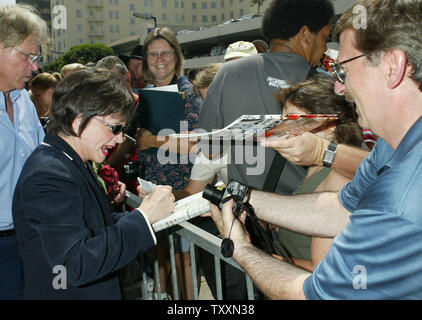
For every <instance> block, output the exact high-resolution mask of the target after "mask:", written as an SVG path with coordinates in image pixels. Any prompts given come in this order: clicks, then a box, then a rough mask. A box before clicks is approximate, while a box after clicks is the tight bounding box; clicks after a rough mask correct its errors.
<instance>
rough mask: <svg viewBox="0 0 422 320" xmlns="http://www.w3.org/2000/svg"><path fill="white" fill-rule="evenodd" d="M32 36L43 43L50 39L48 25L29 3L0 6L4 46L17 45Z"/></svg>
mask: <svg viewBox="0 0 422 320" xmlns="http://www.w3.org/2000/svg"><path fill="white" fill-rule="evenodd" d="M28 37H32V38H33V39H34V40H35V41H36V42H37V43H39V44H42V43H45V42H46V41H47V40H48V27H47V24H46V22H45V21H44V20H42V19H41V17H40V16H39V14H38V11H37V10H36V9H35V8H34V7H32V6H29V5H21V4H17V5H13V6H5V7H2V8H0V43H1V44H3V46H4V47H6V48H9V47H15V46H17V45H19V44H21V43H22V42H23V41H24V40H25V39H26V38H28Z"/></svg>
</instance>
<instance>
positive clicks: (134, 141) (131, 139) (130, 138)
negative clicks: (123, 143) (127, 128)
mask: <svg viewBox="0 0 422 320" xmlns="http://www.w3.org/2000/svg"><path fill="white" fill-rule="evenodd" d="M123 135H124V136H125V137H126V138H128V139H129V140H130V141H132V142H133V143H136V140H135V139H133V138H132V137H131V136H130V135H128V134H126V133H124V134H123Z"/></svg>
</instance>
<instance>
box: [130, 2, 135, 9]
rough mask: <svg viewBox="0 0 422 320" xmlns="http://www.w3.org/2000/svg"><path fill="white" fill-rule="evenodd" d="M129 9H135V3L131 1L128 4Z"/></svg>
mask: <svg viewBox="0 0 422 320" xmlns="http://www.w3.org/2000/svg"><path fill="white" fill-rule="evenodd" d="M129 11H135V5H134V4H133V3H131V4H129Z"/></svg>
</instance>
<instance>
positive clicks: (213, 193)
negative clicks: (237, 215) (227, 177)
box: [202, 184, 226, 206]
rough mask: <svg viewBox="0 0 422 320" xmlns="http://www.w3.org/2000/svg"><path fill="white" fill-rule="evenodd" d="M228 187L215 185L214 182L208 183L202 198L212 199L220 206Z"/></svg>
mask: <svg viewBox="0 0 422 320" xmlns="http://www.w3.org/2000/svg"><path fill="white" fill-rule="evenodd" d="M225 190H226V188H223V187H215V186H213V185H212V184H207V186H206V187H205V189H204V192H203V193H202V198H204V199H207V200H209V201H211V203H212V204H215V205H216V206H220V203H221V200H223V195H224V191H225Z"/></svg>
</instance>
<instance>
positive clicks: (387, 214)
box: [304, 118, 422, 299]
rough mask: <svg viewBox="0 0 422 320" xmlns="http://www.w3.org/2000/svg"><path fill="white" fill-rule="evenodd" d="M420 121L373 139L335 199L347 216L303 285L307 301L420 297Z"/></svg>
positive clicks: (421, 167)
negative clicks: (402, 132)
mask: <svg viewBox="0 0 422 320" xmlns="http://www.w3.org/2000/svg"><path fill="white" fill-rule="evenodd" d="M421 155H422V118H420V119H419V120H418V121H417V122H416V123H415V124H414V125H413V126H412V128H411V129H410V130H409V131H408V132H407V134H406V136H405V137H404V138H403V140H402V141H401V143H400V144H399V146H398V148H397V149H396V150H395V151H394V150H393V149H392V148H391V147H390V146H389V145H388V144H387V143H386V142H385V141H384V140H382V139H379V140H378V142H377V143H376V145H375V147H374V149H373V151H372V152H371V153H370V155H369V156H368V157H367V158H366V159H365V160H364V161H363V162H362V164H361V165H360V167H359V169H358V171H357V172H356V175H355V178H354V179H353V180H352V181H351V182H349V183H348V184H347V185H346V186H345V187H344V188H343V189H342V190H341V191H340V192H339V199H340V201H341V203H342V204H343V205H344V207H345V208H346V209H348V210H349V211H351V212H352V215H351V216H350V223H349V224H348V225H347V228H346V229H345V230H343V231H342V233H341V234H340V235H338V236H337V237H336V238H335V239H334V241H333V244H332V247H331V249H330V251H329V252H328V254H327V256H326V258H325V259H324V260H323V261H321V263H320V264H319V265H318V266H317V267H316V268H315V270H314V273H313V274H312V275H311V276H310V277H309V278H308V279H307V280H306V281H305V284H304V292H305V295H306V297H307V298H308V299H422V248H421V244H422V201H421V191H420V190H422V156H421Z"/></svg>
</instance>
